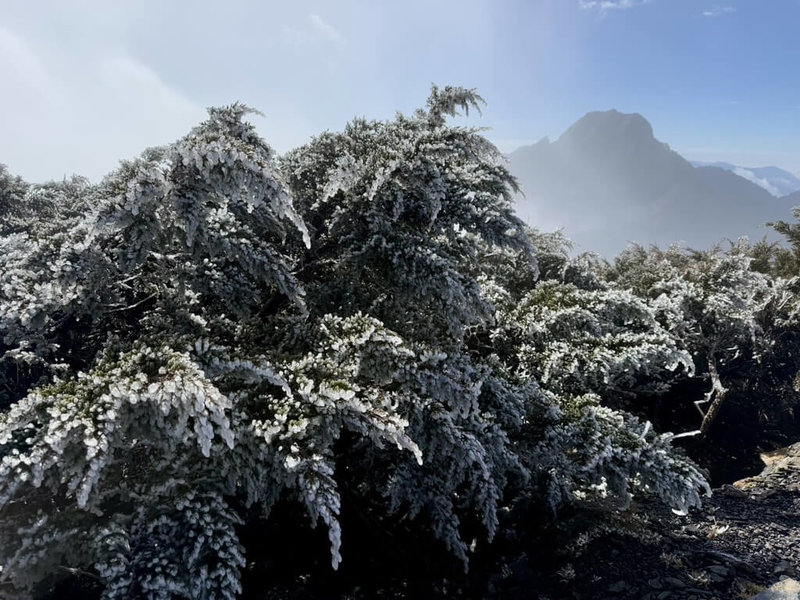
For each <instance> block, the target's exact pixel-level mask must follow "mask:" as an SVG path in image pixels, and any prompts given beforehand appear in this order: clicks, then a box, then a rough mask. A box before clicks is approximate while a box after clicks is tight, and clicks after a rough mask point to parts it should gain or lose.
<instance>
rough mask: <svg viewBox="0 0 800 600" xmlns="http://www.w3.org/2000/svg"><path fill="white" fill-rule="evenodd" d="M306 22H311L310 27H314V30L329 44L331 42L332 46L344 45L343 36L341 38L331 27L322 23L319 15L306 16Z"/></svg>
mask: <svg viewBox="0 0 800 600" xmlns="http://www.w3.org/2000/svg"><path fill="white" fill-rule="evenodd" d="M308 20H309V21H311V25H312V26H313V27H314V30H315V31H316V32H317V33H319V34H320V35H321V36H323V37H324V38H325V39H327V40H328V41H329V42H333V43H334V44H342V43H344V36H342V34H341V33H339V32H338V31H337V30H336V28H334V27H333V26H332V25H330V24H329V23H326V22H325V21H323V20H322V17H320V16H319V15H317V14H313V13H312V14H310V15H308Z"/></svg>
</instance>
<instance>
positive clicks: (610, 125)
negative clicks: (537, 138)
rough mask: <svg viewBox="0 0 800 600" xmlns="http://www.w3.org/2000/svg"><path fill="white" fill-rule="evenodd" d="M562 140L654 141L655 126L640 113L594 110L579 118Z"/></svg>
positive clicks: (604, 141)
mask: <svg viewBox="0 0 800 600" xmlns="http://www.w3.org/2000/svg"><path fill="white" fill-rule="evenodd" d="M559 139H560V140H564V141H567V142H569V143H578V144H581V145H584V144H591V145H594V144H596V143H613V142H614V141H616V140H619V139H624V140H625V141H626V143H628V144H630V143H636V142H637V141H638V142H652V141H653V140H654V139H655V138H654V136H653V127H652V126H651V125H650V123H649V122H648V121H647V119H645V118H644V117H643V116H642V115H640V114H639V113H622V112H619V111H618V110H614V109H612V110H605V111H593V112H589V113H586V114H585V115H584V116H583V117H581V118H580V119H578V120H577V121H576V122H575V123H574V124H573V125H572V126H571V127H570V128H569V129H567V131H565V132H564V134H563V135H562V136H561V138H559Z"/></svg>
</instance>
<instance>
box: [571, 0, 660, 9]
mask: <svg viewBox="0 0 800 600" xmlns="http://www.w3.org/2000/svg"><path fill="white" fill-rule="evenodd" d="M650 2H651V0H579V1H578V6H580V8H581V9H582V10H596V11H599V12H606V11H609V10H624V9H627V8H635V7H637V6H641V5H643V4H650Z"/></svg>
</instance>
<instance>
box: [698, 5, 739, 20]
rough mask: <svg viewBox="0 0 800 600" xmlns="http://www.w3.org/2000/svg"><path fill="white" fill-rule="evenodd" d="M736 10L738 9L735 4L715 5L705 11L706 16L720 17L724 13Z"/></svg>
mask: <svg viewBox="0 0 800 600" xmlns="http://www.w3.org/2000/svg"><path fill="white" fill-rule="evenodd" d="M733 12H736V9H735V8H734V7H733V6H715V7H714V8H709V9H708V10H704V11H703V16H704V17H719V16H722V15H727V14H730V13H733Z"/></svg>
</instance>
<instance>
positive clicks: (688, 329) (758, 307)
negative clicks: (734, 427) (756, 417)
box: [611, 240, 796, 434]
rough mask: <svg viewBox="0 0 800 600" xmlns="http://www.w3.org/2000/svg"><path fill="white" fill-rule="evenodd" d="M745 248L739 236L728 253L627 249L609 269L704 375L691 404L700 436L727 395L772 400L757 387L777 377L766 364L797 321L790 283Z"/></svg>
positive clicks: (753, 403) (751, 402) (744, 400)
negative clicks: (762, 268) (703, 388)
mask: <svg viewBox="0 0 800 600" xmlns="http://www.w3.org/2000/svg"><path fill="white" fill-rule="evenodd" d="M750 248H751V247H750V246H749V245H748V244H747V243H746V242H745V241H743V240H742V241H740V242H738V243H736V244H732V245H731V247H730V248H729V249H728V250H726V251H722V249H721V248H718V247H717V248H712V249H710V250H708V251H704V252H700V251H692V250H684V249H681V248H678V247H672V248H669V249H667V250H659V249H657V248H653V249H651V250H650V251H647V250H645V249H643V248H641V247H632V248H630V249H628V250H627V251H626V252H624V253H623V254H621V255H620V256H619V257H618V258H617V261H616V264H615V266H614V270H613V272H612V273H611V277H612V278H613V279H614V280H615V281H616V283H617V285H619V286H620V287H626V288H629V289H631V290H632V291H634V292H635V293H636V294H637V295H640V296H641V297H643V298H646V299H647V300H648V302H649V304H650V306H651V307H652V308H653V310H654V311H655V314H656V316H657V318H658V320H659V322H660V323H661V324H662V325H663V326H664V327H665V328H666V329H667V330H668V331H669V332H670V333H671V334H672V335H673V336H675V338H676V339H677V340H678V341H679V343H680V345H681V347H682V348H685V349H686V350H688V351H689V352H691V354H692V358H693V360H694V362H695V365H696V370H697V373H698V374H699V375H701V376H703V377H704V378H705V379H706V380H707V386H708V387H707V389H708V391H707V392H706V394H705V395H704V397H703V398H699V399H698V401H697V402H696V404H697V405H698V408H699V409H700V412H701V415H702V420H701V421H700V426H699V429H700V430H701V432H702V433H703V434H707V433H708V432H709V431H710V429H711V427H712V425H713V423H714V422H715V419H716V417H717V415H718V414H719V411H720V409H721V408H722V406H723V403H724V402H726V398H728V397H729V396H730V395H731V392H733V395H734V396H736V397H738V399H739V400H738V402H739V403H744V404H745V405H748V404H749V405H750V406H751V407H754V408H756V407H757V406H758V403H759V402H761V401H762V400H757V398H758V397H762V398H763V401H764V402H767V403H769V402H770V400H768V399H767V398H766V396H768V395H769V394H764V393H763V391H764V390H760V389H759V386H760V385H763V384H765V383H766V381H767V380H766V377H767V374H768V373H771V374H770V375H769V378H771V379H774V378H775V377H778V378H780V375H778V373H777V372H774V367H775V366H776V365H774V364H772V363H771V362H770V361H771V360H772V358H774V357H775V353H776V352H778V353H782V352H784V350H781V348H782V346H783V345H784V344H785V342H786V340H784V337H785V335H786V334H788V333H790V332H791V329H792V325H791V323H793V322H794V321H795V320H796V316H794V315H795V314H796V308H795V306H796V301H795V297H796V290H795V289H794V288H795V287H796V286H795V284H794V282H792V281H789V280H786V279H781V278H773V277H771V276H769V275H767V274H765V273H761V272H758V271H756V270H754V269H752V268H751V262H752V260H753V259H752V258H751V256H750ZM748 397H749V398H748ZM765 408H767V405H766V404H765ZM768 412H769V411H768Z"/></svg>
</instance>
